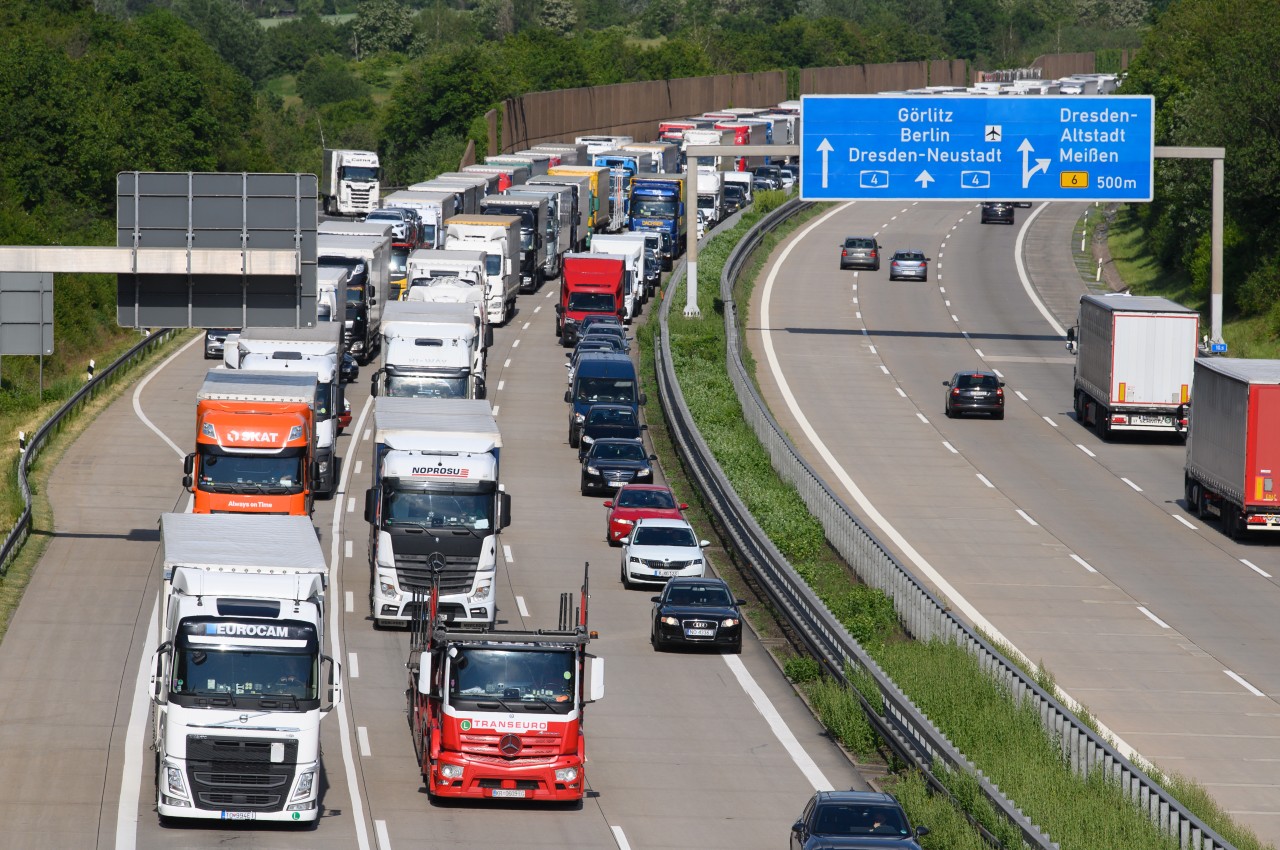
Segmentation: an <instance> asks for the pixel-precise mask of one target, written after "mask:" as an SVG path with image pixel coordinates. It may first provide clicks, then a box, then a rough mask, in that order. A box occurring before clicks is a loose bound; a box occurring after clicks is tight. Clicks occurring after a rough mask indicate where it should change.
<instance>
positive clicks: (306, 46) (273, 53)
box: [264, 14, 345, 74]
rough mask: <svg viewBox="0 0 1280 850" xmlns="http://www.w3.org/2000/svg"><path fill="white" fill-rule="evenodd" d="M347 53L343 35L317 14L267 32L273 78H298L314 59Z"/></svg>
mask: <svg viewBox="0 0 1280 850" xmlns="http://www.w3.org/2000/svg"><path fill="white" fill-rule="evenodd" d="M344 49H345V44H344V42H343V38H342V33H341V31H339V29H338V28H337V27H335V26H333V25H332V24H328V23H325V22H324V21H323V20H321V19H320V17H319V16H318V15H315V14H310V15H303V16H302V17H299V18H294V19H293V20H291V21H284V22H283V23H281V24H278V25H276V26H274V27H272V28H271V29H269V30H267V31H266V42H265V45H264V52H265V54H266V55H267V56H269V57H270V58H271V66H272V73H273V74H282V73H293V74H296V73H297V72H299V71H301V70H302V68H303V66H304V65H306V64H307V60H308V59H310V58H311V57H313V56H319V55H322V54H325V53H342V52H343V51H344Z"/></svg>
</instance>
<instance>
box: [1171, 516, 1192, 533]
mask: <svg viewBox="0 0 1280 850" xmlns="http://www.w3.org/2000/svg"><path fill="white" fill-rule="evenodd" d="M1169 516H1171V517H1173V518H1174V519H1176V520H1177V521H1178V522H1180V523H1182V524H1183V525H1185V526H1186V527H1187V528H1189V529H1191V530H1192V531H1195V530H1196V527H1195V526H1194V525H1192V524H1191V523H1190V522H1189V521H1188V520H1187V518H1186V517H1182V516H1178V515H1177V514H1170V515H1169Z"/></svg>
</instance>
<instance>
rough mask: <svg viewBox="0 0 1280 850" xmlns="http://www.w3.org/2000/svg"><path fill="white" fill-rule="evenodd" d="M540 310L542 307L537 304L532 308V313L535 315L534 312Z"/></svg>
mask: <svg viewBox="0 0 1280 850" xmlns="http://www.w3.org/2000/svg"><path fill="white" fill-rule="evenodd" d="M541 309H542V305H541V304H539V305H538V306H537V307H534V308H533V312H535V313H536V312H538V311H539V310H541Z"/></svg>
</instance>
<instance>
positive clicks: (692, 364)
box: [640, 209, 1263, 850]
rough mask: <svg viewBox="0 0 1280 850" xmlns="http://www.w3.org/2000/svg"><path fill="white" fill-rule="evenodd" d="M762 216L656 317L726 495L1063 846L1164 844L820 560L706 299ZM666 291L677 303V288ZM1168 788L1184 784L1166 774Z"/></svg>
mask: <svg viewBox="0 0 1280 850" xmlns="http://www.w3.org/2000/svg"><path fill="white" fill-rule="evenodd" d="M765 211H766V210H763V209H757V210H754V211H752V212H751V213H749V214H748V215H747V216H745V217H744V220H743V221H742V223H741V224H739V225H738V226H737V227H735V228H734V229H732V230H730V231H728V232H726V233H723V234H720V235H718V236H717V237H716V238H714V239H713V240H712V241H711V242H710V243H709V245H708V246H707V247H706V248H705V249H704V250H703V251H702V253H701V256H700V261H699V273H700V274H699V277H700V284H699V292H698V303H699V307H700V309H701V311H702V315H703V318H701V319H686V318H684V317H683V316H682V315H680V314H679V313H678V312H677V311H673V312H672V314H671V316H670V319H669V323H668V327H669V333H670V337H671V339H670V343H671V350H672V359H673V364H674V366H675V369H676V372H677V374H678V376H679V380H680V384H681V388H682V390H683V392H684V396H685V401H686V403H687V404H688V406H689V409H690V411H691V412H692V414H693V417H694V420H695V422H696V423H697V426H698V429H699V430H700V431H701V433H702V435H703V437H704V439H705V440H706V442H707V444H708V445H709V446H711V447H712V451H713V452H714V454H715V456H716V459H717V461H718V462H719V464H720V466H721V468H722V469H723V470H724V471H725V474H726V475H727V476H728V477H729V479H730V481H731V482H732V483H733V485H734V488H735V489H736V491H737V493H738V495H739V496H740V497H741V498H742V499H743V501H744V502H745V503H746V505H747V507H748V508H749V509H750V510H751V512H752V514H753V515H754V516H755V517H756V519H757V521H758V522H759V523H760V524H761V526H762V527H763V528H764V530H765V532H766V533H767V534H769V536H770V538H771V539H772V540H773V542H774V543H775V545H777V546H778V548H779V550H780V551H782V553H783V554H784V555H785V556H786V557H787V558H788V560H789V561H790V562H791V563H792V565H793V566H794V567H795V569H796V570H797V571H798V572H799V573H800V574H801V575H802V576H803V577H804V578H805V580H806V581H807V582H808V583H809V584H810V585H811V586H812V587H813V588H814V590H815V592H817V593H818V595H819V596H820V597H821V598H822V599H823V600H824V601H825V602H826V603H827V605H828V607H830V608H831V610H832V611H833V613H835V615H836V616H837V618H839V619H840V620H841V622H842V623H844V624H845V625H846V627H848V628H849V630H850V632H851V633H852V634H853V636H854V637H855V638H856V639H857V640H858V641H859V642H860V643H861V644H862V645H863V646H864V647H865V648H866V650H867V651H868V652H870V653H871V654H872V656H873V657H875V658H876V660H877V662H878V663H880V664H881V665H882V667H883V668H884V670H885V671H886V673H888V674H889V676H890V677H892V678H893V680H894V681H895V682H896V683H897V684H898V685H899V686H900V687H902V688H903V690H904V691H905V692H906V693H907V694H908V696H910V697H911V698H912V700H913V701H915V703H916V705H917V706H919V707H920V708H921V710H923V711H924V712H925V713H926V714H927V715H928V716H929V717H930V719H931V720H932V721H933V722H934V724H935V725H936V726H937V727H938V728H939V729H941V730H942V731H943V732H944V733H945V734H947V735H948V737H949V738H950V739H951V740H952V741H953V742H954V743H955V744H956V745H957V747H958V748H959V749H960V750H961V751H962V752H964V753H965V754H966V755H967V756H968V757H969V758H970V759H971V760H973V761H974V763H975V764H976V765H978V767H979V768H980V769H981V770H982V771H983V772H984V774H985V775H986V776H987V777H988V778H989V779H990V780H991V781H993V782H994V783H996V784H997V785H998V786H999V787H1000V788H1001V790H1002V791H1003V792H1004V793H1005V794H1006V795H1007V796H1008V797H1009V798H1010V799H1012V800H1014V801H1015V802H1016V803H1017V804H1018V805H1019V806H1020V807H1021V808H1022V809H1023V811H1025V812H1026V813H1027V815H1028V816H1029V817H1030V818H1031V819H1032V820H1033V822H1035V823H1036V824H1037V825H1038V826H1040V827H1041V828H1042V829H1044V830H1045V831H1046V832H1047V833H1048V834H1049V835H1050V836H1051V837H1052V838H1053V839H1054V840H1055V841H1057V842H1058V843H1059V844H1060V846H1061V847H1062V848H1063V850H1113V848H1114V850H1132V848H1134V847H1142V848H1144V850H1145V849H1146V848H1152V850H1154V849H1155V848H1176V847H1177V846H1178V843H1177V841H1176V840H1175V839H1173V838H1171V837H1169V836H1166V835H1164V834H1163V833H1162V832H1160V831H1159V830H1158V829H1157V828H1156V826H1155V825H1154V824H1152V823H1151V821H1150V820H1148V819H1147V818H1146V817H1145V816H1144V815H1143V814H1141V813H1140V812H1139V811H1138V810H1137V808H1136V807H1135V806H1134V805H1133V804H1131V803H1130V802H1129V801H1128V800H1127V799H1126V798H1125V797H1124V796H1123V794H1122V793H1121V790H1120V789H1119V787H1117V786H1116V785H1114V784H1112V783H1108V782H1106V781H1104V780H1103V779H1102V778H1101V777H1100V776H1098V775H1097V774H1095V775H1094V777H1091V778H1089V779H1088V780H1085V779H1082V778H1080V777H1077V776H1076V775H1075V774H1073V773H1072V772H1071V770H1070V767H1069V766H1068V764H1067V763H1066V761H1065V760H1064V758H1063V756H1062V754H1061V752H1060V748H1059V747H1058V745H1057V743H1056V742H1055V741H1053V740H1051V739H1050V737H1049V736H1048V735H1047V734H1046V733H1045V732H1044V729H1043V727H1042V726H1041V724H1040V721H1039V718H1038V716H1037V715H1035V714H1034V713H1033V712H1031V711H1030V710H1029V709H1028V708H1026V707H1025V706H1020V705H1018V704H1016V703H1015V702H1014V701H1013V700H1012V699H1011V697H1010V695H1009V694H1008V693H1006V692H1005V691H1004V690H1003V689H1002V688H1001V687H1000V686H999V685H998V684H997V683H996V681H995V680H994V679H992V678H991V677H989V676H988V675H986V674H985V673H984V672H983V671H982V670H981V669H979V667H978V665H977V662H976V660H975V659H974V658H973V657H972V656H970V655H969V654H968V653H967V652H966V651H965V650H963V649H961V648H959V647H956V646H952V645H945V644H940V643H928V644H922V643H918V642H915V641H911V640H907V639H904V638H903V637H902V633H901V630H900V628H899V624H898V623H897V619H896V616H895V614H894V611H893V607H892V604H891V602H890V601H889V599H888V598H887V597H885V596H884V594H882V593H881V592H880V591H878V590H874V589H871V588H867V587H865V586H863V585H859V584H854V583H852V582H851V581H850V579H849V577H848V574H847V572H846V568H845V567H844V566H843V565H842V564H839V563H836V562H833V560H832V558H831V557H830V550H829V549H828V548H827V545H826V541H825V539H824V536H823V534H822V530H821V526H820V525H819V524H818V522H817V520H816V519H815V518H814V517H813V516H812V515H810V514H809V512H808V510H807V508H806V507H805V506H804V504H803V502H802V501H801V500H800V498H799V495H798V494H797V493H796V492H795V490H794V489H793V488H792V487H791V486H790V485H788V484H787V483H785V482H784V481H782V480H781V479H780V478H779V477H778V476H777V475H776V473H774V471H773V469H772V466H771V464H770V462H769V458H768V454H767V453H766V452H765V450H764V449H763V447H762V446H761V445H760V443H759V441H758V440H757V439H756V437H755V434H754V433H753V432H752V430H751V428H750V426H749V425H748V424H747V422H746V421H745V420H744V418H743V415H742V410H741V407H740V405H739V403H738V400H737V396H736V395H735V393H734V390H733V386H732V384H731V383H730V381H729V378H728V375H727V372H726V366H725V361H724V358H725V346H724V324H723V321H722V320H721V317H720V312H719V304H718V296H719V277H720V272H721V269H722V268H723V265H724V262H725V260H726V259H727V258H728V255H729V252H730V250H731V249H732V247H733V246H734V245H735V244H737V242H738V241H739V240H740V239H741V238H742V237H743V236H744V235H745V234H746V232H747V230H748V229H749V228H750V227H751V225H753V224H754V223H755V222H756V221H758V220H759V219H760V218H761V217H762V215H763V213H764V212H765ZM802 220H803V217H797V218H793V219H792V220H791V222H789V223H788V224H786V225H784V226H783V227H781V228H779V229H778V230H777V231H775V232H774V233H773V234H771V235H770V236H768V237H766V240H765V242H764V244H763V245H762V247H761V249H760V250H759V251H758V252H757V255H756V256H757V259H756V260H754V261H753V264H752V265H751V266H750V267H749V268H748V269H746V270H745V271H744V274H743V279H742V280H741V281H740V282H739V289H740V291H739V292H737V293H736V294H735V300H736V302H737V303H738V304H739V305H746V304H748V303H749V302H750V289H751V287H752V286H753V285H754V278H755V274H756V271H757V270H758V268H759V266H760V265H761V264H762V262H763V258H765V257H768V256H769V254H770V252H771V251H772V249H773V247H774V246H776V245H777V244H778V243H779V242H780V241H781V240H782V239H783V238H785V237H786V236H787V235H788V234H789V233H790V232H792V231H794V230H795V228H796V227H797V226H799V224H800V223H801V222H802ZM667 297H668V298H676V299H677V303H683V301H684V297H685V296H684V293H683V284H681V286H680V287H678V288H677V291H673V292H669V293H667ZM740 321H741V322H742V323H746V322H747V321H748V318H747V316H746V315H745V310H740ZM653 335H654V327H653V326H651V325H647V326H646V327H644V328H642V330H641V332H640V336H641V339H642V340H643V342H644V348H643V350H644V351H645V355H644V356H645V358H646V361H647V362H646V364H645V366H646V369H647V370H651V369H652V353H651V352H652V344H653ZM650 374H651V371H650ZM789 669H790V668H789ZM827 688H828V686H826V685H821V684H815V683H809V685H808V686H807V693H808V695H809V697H810V700H811V702H812V703H814V704H815V707H816V708H817V710H818V711H819V713H820V714H821V715H825V716H824V717H823V720H824V723H826V725H827V726H828V728H830V729H832V730H833V731H834V732H836V733H837V734H838V735H840V737H841V739H842V741H843V742H844V744H845V746H846V747H847V748H849V749H850V750H852V751H855V752H856V751H859V750H861V749H863V748H865V746H866V741H865V734H866V732H865V731H864V730H862V729H861V727H860V726H859V725H858V724H857V723H853V722H851V719H850V718H849V717H848V716H847V715H849V714H856V713H858V712H859V709H858V707H857V702H856V700H855V699H854V698H853V696H852V695H851V694H846V696H847V702H846V703H845V704H843V705H842V704H841V702H840V700H839V699H838V696H839V695H838V694H834V693H831V692H830V691H829V690H828V689H827ZM871 696H872V697H873V698H878V695H874V694H872V695H871ZM912 782H918V780H915V779H912V778H911V777H909V776H908V777H905V778H903V780H902V783H903V784H902V785H901V786H899V787H900V790H901V791H902V792H903V793H902V794H901V796H902V797H903V799H904V803H907V804H908V811H909V813H910V814H911V815H912V817H913V819H915V820H916V821H917V822H919V823H925V824H927V825H928V826H930V827H931V828H933V829H934V832H933V833H932V834H931V835H929V836H928V837H927V838H926V839H925V841H924V846H925V847H928V848H953V847H969V846H974V845H972V844H971V841H972V840H973V838H974V831H973V830H972V829H971V828H970V827H969V826H968V824H967V822H966V821H965V820H964V819H963V818H961V817H959V816H957V817H956V818H945V817H944V816H943V815H942V814H941V813H940V812H939V810H938V809H936V808H934V807H933V806H931V805H926V804H925V802H924V801H926V800H928V799H929V797H928V795H926V794H923V793H920V794H916V793H914V789H915V787H916V786H915V785H912V784H911V783H912ZM944 782H946V783H947V786H948V788H949V789H950V791H951V793H952V794H953V795H955V796H956V797H957V798H959V799H961V800H962V801H967V804H968V806H969V814H970V815H972V816H974V817H976V818H977V819H978V820H979V821H980V822H982V823H983V825H984V826H986V828H987V829H989V830H991V831H992V832H993V833H995V834H996V835H998V836H1000V837H1001V839H1002V840H1003V841H1005V842H1007V844H1006V846H1017V837H1016V833H1015V832H1014V831H1013V830H1012V827H1011V826H1010V825H1009V824H1007V823H1003V822H1002V821H1001V820H1000V819H999V818H998V817H997V816H996V815H995V814H994V812H992V811H990V810H989V808H987V807H986V806H985V803H983V801H982V800H981V798H980V796H979V795H978V794H977V792H976V790H975V787H974V783H973V780H972V779H970V778H969V777H967V776H951V777H946V778H944ZM1170 787H1171V789H1172V787H1179V788H1184V787H1186V786H1185V785H1183V784H1181V783H1174V785H1172V786H1170ZM1193 796H1194V795H1193ZM980 803H981V804H982V805H979V804H980ZM1206 803H1207V797H1202V799H1201V800H1199V801H1196V800H1187V801H1186V803H1185V804H1187V805H1194V806H1195V809H1194V811H1196V812H1197V814H1198V815H1199V816H1200V817H1201V818H1202V819H1204V820H1205V821H1206V822H1207V823H1210V824H1211V825H1212V826H1213V827H1214V828H1215V829H1217V830H1219V831H1220V832H1222V833H1223V834H1226V835H1230V836H1231V837H1232V839H1233V840H1234V841H1236V844H1237V846H1238V847H1240V848H1261V847H1262V846H1263V845H1262V844H1261V843H1260V842H1258V841H1257V840H1256V839H1255V838H1253V837H1252V836H1250V835H1248V834H1247V833H1244V832H1243V831H1242V830H1240V829H1239V828H1238V827H1236V828H1233V827H1232V825H1231V824H1230V823H1229V822H1228V821H1227V820H1226V819H1225V818H1224V816H1223V815H1222V814H1221V812H1220V811H1216V810H1214V807H1213V806H1211V805H1206ZM983 809H985V810H986V811H982V810H983Z"/></svg>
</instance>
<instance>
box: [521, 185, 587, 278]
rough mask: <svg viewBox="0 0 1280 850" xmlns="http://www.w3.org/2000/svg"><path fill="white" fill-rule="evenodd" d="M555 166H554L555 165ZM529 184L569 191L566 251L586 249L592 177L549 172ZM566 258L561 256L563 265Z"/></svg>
mask: <svg viewBox="0 0 1280 850" xmlns="http://www.w3.org/2000/svg"><path fill="white" fill-rule="evenodd" d="M553 167H554V166H553ZM527 185H529V186H554V187H557V188H561V189H567V190H568V191H569V193H570V194H569V197H570V206H569V210H570V212H569V216H570V227H569V234H570V235H569V241H568V247H567V249H566V253H568V252H570V251H583V250H586V245H587V235H588V234H589V233H591V225H592V222H593V221H594V219H593V218H592V215H591V212H592V207H591V204H592V199H591V178H590V177H589V176H587V175H585V174H576V175H575V174H551V173H547V174H544V175H542V176H541V177H534V178H532V179H531V180H530V181H529V182H528V184H527ZM563 215H564V210H563V205H562V208H561V216H562V217H563ZM563 262H564V258H563V257H562V258H561V264H562V265H563Z"/></svg>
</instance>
